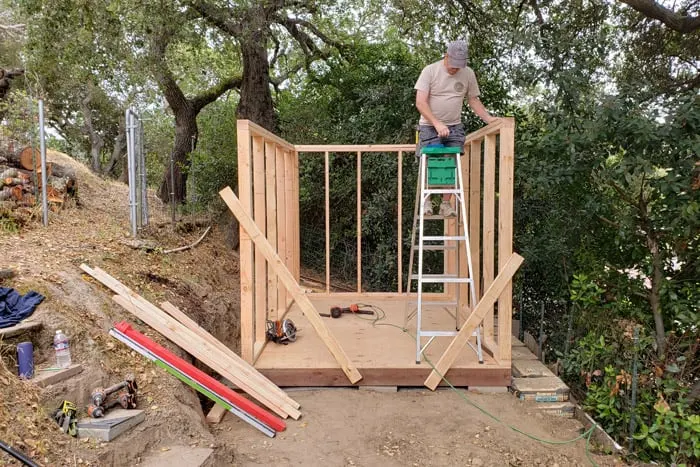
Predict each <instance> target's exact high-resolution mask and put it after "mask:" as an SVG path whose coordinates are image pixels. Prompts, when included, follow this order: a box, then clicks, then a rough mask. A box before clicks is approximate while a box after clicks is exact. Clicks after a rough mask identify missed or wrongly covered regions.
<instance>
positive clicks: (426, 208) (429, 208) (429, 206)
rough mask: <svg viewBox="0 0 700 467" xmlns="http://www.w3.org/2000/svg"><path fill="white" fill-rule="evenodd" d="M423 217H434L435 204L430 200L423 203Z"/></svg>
mask: <svg viewBox="0 0 700 467" xmlns="http://www.w3.org/2000/svg"><path fill="white" fill-rule="evenodd" d="M423 215H424V216H432V215H433V202H432V201H431V200H430V198H429V197H428V199H426V200H425V203H423Z"/></svg>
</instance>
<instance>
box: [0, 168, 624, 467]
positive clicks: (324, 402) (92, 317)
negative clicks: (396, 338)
mask: <svg viewBox="0 0 700 467" xmlns="http://www.w3.org/2000/svg"><path fill="white" fill-rule="evenodd" d="M56 157H57V159H55V162H58V163H60V164H66V165H71V166H73V167H74V168H76V170H77V172H78V186H79V197H80V198H79V199H80V203H74V204H71V205H69V206H66V207H65V208H64V209H63V210H62V211H60V212H58V213H54V214H52V215H51V217H50V224H49V226H48V227H47V228H43V227H41V225H40V224H39V223H33V224H31V225H29V226H26V227H24V228H23V230H22V231H21V232H20V233H8V232H0V251H2V252H3V256H4V258H6V259H7V260H6V261H5V262H4V264H3V265H2V267H3V268H5V267H9V268H13V269H15V270H16V272H17V276H16V277H15V278H13V279H11V280H9V281H5V282H4V283H3V284H2V285H3V286H9V287H14V288H16V289H17V290H19V291H20V292H22V293H26V292H27V291H29V290H35V291H37V292H40V293H42V294H44V295H45V296H46V300H45V301H44V303H42V304H41V305H40V307H39V308H38V309H37V311H36V312H35V314H34V316H33V319H35V320H39V321H41V322H42V323H43V324H44V328H43V329H42V330H41V331H40V332H39V333H38V335H35V336H34V338H33V341H34V343H35V361H36V364H37V365H38V366H42V365H51V364H52V358H53V353H52V349H51V343H52V336H53V332H55V330H56V329H59V328H60V329H63V330H64V331H66V332H67V333H68V335H69V336H70V338H71V352H72V355H73V360H74V362H79V363H81V364H82V365H83V367H84V371H83V373H81V374H80V375H78V376H76V377H74V378H72V379H71V380H69V381H67V382H65V383H60V384H58V385H54V386H50V387H48V388H46V389H40V388H37V387H36V386H34V385H33V384H31V383H30V382H23V381H20V380H19V379H18V378H17V377H16V369H15V357H14V345H15V344H16V342H13V341H8V342H0V356H2V358H1V359H0V440H1V441H4V442H6V443H8V444H10V445H12V446H14V447H15V448H17V449H19V450H21V451H22V452H24V453H25V454H27V455H30V456H31V457H32V458H33V459H34V460H35V461H36V462H38V463H39V464H40V465H45V466H54V465H57V466H58V465H66V466H74V467H75V466H78V465H97V466H131V465H139V464H140V463H142V462H143V461H144V460H145V459H147V458H148V457H149V456H151V455H153V454H155V453H159V452H163V451H166V450H168V449H171V448H172V447H174V446H176V445H181V446H189V447H195V446H196V447H213V448H214V456H213V457H212V458H211V459H210V461H209V463H208V465H214V466H219V465H221V466H228V465H240V466H245V465H331V466H336V465H367V466H372V465H389V466H391V465H396V466H399V465H401V466H404V465H408V466H423V465H523V466H527V465H548V466H556V465H558V466H561V467H563V466H569V465H588V464H589V463H590V462H589V461H588V459H587V457H586V450H585V441H581V440H579V441H577V442H576V443H572V444H566V445H561V446H551V445H543V444H540V443H538V442H536V441H534V440H532V439H529V438H526V437H524V436H523V435H521V434H518V433H516V432H514V431H513V430H511V429H509V428H507V427H505V426H504V425H502V424H500V423H498V422H497V421H495V420H494V419H492V418H490V417H488V416H487V415H485V414H484V413H482V412H480V411H478V410H477V409H476V408H474V407H472V406H470V405H468V404H467V403H466V402H465V401H464V400H463V399H461V398H460V397H459V396H458V395H457V394H455V393H454V392H451V391H449V390H441V391H438V392H435V393H432V392H430V391H427V390H420V389H418V390H405V391H404V390H402V391H399V392H394V393H379V392H372V391H367V390H361V391H360V390H351V389H324V390H309V391H294V392H293V393H292V397H293V398H294V399H296V400H297V401H299V402H300V403H301V405H302V413H303V416H302V418H301V419H300V420H298V421H293V420H289V421H288V428H287V430H286V431H285V432H282V433H280V434H278V436H277V437H276V438H275V439H269V438H267V437H265V436H264V435H262V434H260V433H259V432H258V431H256V430H254V429H252V428H251V427H249V426H248V425H246V424H244V423H243V422H241V421H239V420H238V419H236V417H234V416H233V415H231V414H229V415H227V416H226V418H225V419H224V421H223V422H222V423H221V424H219V425H213V426H207V424H206V423H205V421H204V420H203V415H204V414H203V411H202V407H201V404H200V400H199V398H198V397H197V395H196V394H194V392H193V391H192V390H191V389H189V388H188V387H187V386H185V385H184V384H182V383H180V382H179V381H178V380H176V379H175V378H172V377H170V376H169V375H167V374H166V373H164V372H163V371H161V370H159V369H158V368H156V367H154V366H153V365H151V364H150V363H148V362H147V361H146V360H145V359H143V358H142V357H141V356H139V355H138V354H135V353H134V352H131V351H130V350H128V349H127V348H125V347H124V346H123V345H122V344H121V343H119V342H117V341H115V340H114V339H112V338H111V337H110V336H109V335H108V334H107V332H108V330H109V328H110V327H111V326H112V325H113V323H114V322H116V321H120V320H123V319H126V320H128V321H130V322H132V323H135V324H136V328H137V329H139V330H141V331H144V332H146V333H147V334H148V335H149V336H151V337H153V338H154V339H156V340H157V341H159V342H160V343H161V344H163V345H166V346H167V347H169V348H171V349H173V350H174V351H176V352H179V353H180V355H183V356H185V357H188V356H187V355H186V354H185V353H184V352H182V351H181V350H179V349H177V348H176V347H175V346H173V345H172V344H170V343H169V342H167V341H166V340H165V339H163V338H162V337H160V336H158V335H157V333H155V332H154V331H152V330H150V329H149V328H148V327H146V326H144V325H143V324H142V323H140V322H138V321H137V320H136V319H135V318H134V317H133V316H131V315H129V314H128V313H127V312H126V311H125V310H123V309H122V308H121V307H119V306H118V305H116V304H114V303H113V302H112V300H111V299H110V297H111V294H110V293H109V292H108V291H107V290H106V289H105V288H104V287H103V286H102V285H101V284H98V283H96V282H95V281H94V280H91V279H90V278H88V277H87V276H85V275H84V274H82V273H81V271H80V269H79V265H80V264H81V263H87V264H88V265H90V266H99V267H101V268H103V269H105V270H106V271H108V272H109V273H111V274H112V275H114V276H115V277H117V278H118V279H119V280H120V281H122V282H123V283H124V284H125V285H127V286H129V287H131V288H132V289H134V290H135V291H137V292H138V293H140V294H141V295H143V296H144V297H145V298H146V299H148V300H149V301H151V302H152V303H156V304H157V303H160V302H162V301H164V300H169V301H171V302H172V303H174V304H175V305H177V306H179V307H180V308H181V309H182V310H183V311H185V312H186V313H187V314H188V315H189V316H191V317H192V318H193V319H194V320H195V321H197V322H198V323H200V324H201V325H202V326H203V327H204V328H205V329H207V330H208V331H209V332H211V333H212V334H213V335H214V336H215V337H217V338H218V339H220V340H221V341H222V342H224V343H225V344H226V345H228V346H230V347H231V348H232V349H234V350H236V351H237V350H238V336H239V333H240V329H239V326H238V322H239V316H240V309H239V308H240V305H239V288H238V287H239V282H238V281H239V279H238V262H237V255H236V253H235V251H233V250H231V249H230V247H228V246H227V241H228V239H229V238H230V232H229V231H228V230H227V229H226V228H225V227H222V226H221V225H220V224H217V225H215V227H214V228H213V229H212V233H211V234H210V235H209V236H207V238H206V239H205V240H204V241H202V243H200V244H199V245H198V246H197V248H195V249H192V250H188V251H184V252H180V253H174V254H164V253H163V250H165V249H169V248H175V247H178V246H182V245H187V244H190V243H192V242H193V241H194V240H196V239H197V238H198V237H199V235H200V234H201V231H202V230H203V229H198V228H193V229H184V230H183V229H179V230H175V231H173V230H172V229H171V228H170V226H167V225H164V226H153V227H152V228H151V229H150V230H149V232H148V235H147V240H149V242H151V246H149V247H148V248H139V247H138V245H133V244H132V243H131V242H130V235H129V231H130V229H129V224H128V191H127V187H126V186H124V185H122V184H119V183H116V182H111V181H106V180H103V179H100V178H98V177H95V176H94V175H92V174H91V173H90V172H89V170H87V169H86V168H85V167H84V166H82V165H80V164H78V163H77V162H75V161H73V160H71V159H69V158H66V157H59V156H56ZM153 245H155V247H154V246H153ZM134 246H136V248H134ZM195 363H196V362H195ZM127 373H133V374H134V375H135V376H136V379H137V381H138V382H139V405H140V408H143V409H144V410H145V411H146V421H145V422H143V423H142V424H140V425H139V426H137V427H136V428H135V429H133V430H131V431H130V432H128V433H126V434H124V435H122V436H121V437H119V438H117V439H116V440H114V441H113V442H111V443H95V442H91V441H90V442H84V441H76V440H73V439H71V438H69V437H67V436H66V435H63V434H62V433H60V431H58V428H57V426H56V425H55V424H54V423H53V421H51V420H50V419H49V417H48V413H49V412H50V411H51V410H52V409H54V408H55V407H56V406H57V405H58V404H59V403H60V402H61V401H62V400H64V399H69V400H72V401H74V402H75V403H76V404H77V405H78V406H79V408H81V410H84V407H85V405H86V403H87V401H88V398H89V394H90V392H91V390H92V389H93V388H94V387H96V386H98V385H109V384H112V383H114V382H117V381H119V380H121V379H123V376H124V375H125V374H127ZM468 397H469V398H470V399H471V400H473V401H474V402H476V403H478V404H479V405H481V406H483V407H484V408H485V409H486V410H487V411H488V412H489V413H492V414H494V415H495V416H497V417H499V418H501V419H503V420H504V421H505V422H506V423H509V424H513V425H515V426H517V427H519V428H522V429H524V430H527V431H528V432H530V433H532V434H533V435H535V436H538V437H542V438H546V439H555V440H567V439H571V438H574V437H576V436H578V434H579V430H580V428H581V426H580V424H579V423H578V422H576V421H573V420H567V419H561V418H557V417H551V416H546V415H542V414H540V413H538V412H537V411H536V410H535V409H534V408H533V407H532V406H530V405H528V403H524V402H520V401H517V400H516V399H515V398H514V397H513V396H512V395H509V394H474V393H468ZM594 459H595V462H597V463H598V464H599V465H613V464H614V463H615V462H616V460H615V459H614V458H612V457H607V456H594ZM0 465H18V464H17V463H16V462H15V461H13V460H11V459H10V458H9V457H8V456H7V455H5V454H3V453H0ZM173 467H175V466H173Z"/></svg>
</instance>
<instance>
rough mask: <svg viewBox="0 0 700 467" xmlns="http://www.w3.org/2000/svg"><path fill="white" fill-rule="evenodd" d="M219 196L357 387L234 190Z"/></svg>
mask: <svg viewBox="0 0 700 467" xmlns="http://www.w3.org/2000/svg"><path fill="white" fill-rule="evenodd" d="M219 195H220V196H221V197H222V198H223V200H224V202H225V203H226V205H227V206H228V207H229V209H230V210H231V212H232V213H233V215H234V216H236V219H238V222H239V223H240V225H241V226H242V227H243V228H244V229H245V230H246V232H247V233H248V235H249V236H250V239H251V240H252V241H253V242H254V243H255V246H256V247H257V248H258V249H259V250H260V252H261V253H262V254H263V256H264V257H265V259H266V260H267V262H268V264H269V265H270V267H271V268H272V269H273V270H274V272H275V274H277V277H278V278H279V280H280V281H281V282H282V284H284V287H285V288H286V289H287V291H288V292H289V293H290V294H291V295H292V297H294V300H295V301H296V302H297V304H298V305H299V308H301V311H302V313H304V316H306V318H307V319H308V320H309V322H310V323H311V326H313V328H314V330H315V331H316V333H317V334H318V335H319V337H320V338H321V340H322V341H323V342H324V344H326V347H328V350H330V352H331V354H332V355H333V357H335V360H336V361H337V362H338V364H340V368H341V369H342V370H343V372H344V373H345V375H346V376H347V377H348V379H349V380H350V382H351V383H353V384H354V383H357V382H358V381H359V380H361V379H362V375H361V374H360V372H359V371H358V370H357V368H355V366H354V365H353V364H352V362H351V361H350V359H349V358H348V356H347V354H346V353H345V351H344V350H343V348H342V347H341V346H340V344H339V343H338V341H337V340H336V338H335V336H334V335H333V334H331V332H330V331H329V330H328V328H327V327H326V325H325V324H324V323H323V320H322V319H321V316H320V315H319V314H318V311H316V308H315V307H314V306H313V304H312V303H311V301H310V300H309V298H308V297H307V296H306V294H305V293H304V291H303V290H302V289H301V287H299V284H298V283H297V281H296V280H295V279H294V276H292V273H291V272H289V269H287V267H286V266H285V265H284V263H283V262H282V259H281V258H280V257H279V255H278V254H277V252H276V251H275V250H274V248H273V247H272V245H270V242H268V241H267V239H266V238H265V235H264V234H263V233H262V232H261V231H260V229H259V228H258V226H257V225H255V222H253V219H251V218H250V216H249V215H248V214H247V213H246V212H245V211H244V209H243V206H242V205H241V202H240V201H239V200H238V198H236V195H234V194H233V190H231V188H230V187H226V188H224V189H223V190H221V191H220V192H219Z"/></svg>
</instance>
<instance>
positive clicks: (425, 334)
mask: <svg viewBox="0 0 700 467" xmlns="http://www.w3.org/2000/svg"><path fill="white" fill-rule="evenodd" d="M457 334H459V331H421V332H420V336H421V337H443V336H456V335H457ZM477 334H478V331H474V332H473V333H472V337H476V336H477Z"/></svg>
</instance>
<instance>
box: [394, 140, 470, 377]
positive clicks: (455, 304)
mask: <svg viewBox="0 0 700 467" xmlns="http://www.w3.org/2000/svg"><path fill="white" fill-rule="evenodd" d="M461 149H462V148H452V147H447V148H437V147H426V148H423V150H422V151H421V155H420V174H419V177H418V184H417V185H418V186H417V187H416V188H417V189H416V191H417V192H418V193H419V196H416V204H415V208H414V212H413V229H412V231H411V254H410V256H409V267H408V276H409V277H408V280H407V281H406V295H407V296H410V295H411V294H412V287H413V284H414V283H416V282H417V285H416V293H417V300H416V301H415V302H411V301H409V302H407V304H406V312H405V316H404V328H407V327H408V322H409V321H410V320H411V319H413V317H415V318H416V364H418V363H420V362H421V356H422V354H423V352H424V351H425V350H426V349H427V348H428V346H429V345H430V344H431V343H432V342H433V340H434V339H435V338H436V337H446V336H456V335H457V334H458V332H459V328H460V327H461V324H460V322H459V303H460V297H459V294H460V288H461V287H459V285H460V284H468V288H469V294H470V304H471V306H472V307H474V306H475V304H476V303H477V300H476V290H475V287H474V281H473V280H472V278H473V277H474V274H473V270H472V257H471V249H470V248H469V233H468V231H467V209H466V205H465V202H464V192H463V187H464V184H463V180H462V166H461V161H460V157H459V156H460V152H461ZM430 155H435V156H437V155H440V156H442V157H451V158H452V159H453V160H454V165H453V168H447V169H443V173H444V172H445V171H447V172H448V173H449V172H450V171H451V170H454V173H453V174H449V175H450V176H449V177H447V180H451V183H449V184H445V185H444V184H440V185H436V184H434V183H432V184H431V180H430V177H429V174H430V170H429V169H428V157H429V156H430ZM434 181H435V179H433V180H432V182H434ZM443 194H452V195H454V197H455V199H456V203H457V210H456V211H457V223H458V226H459V225H461V228H462V229H461V230H462V232H461V233H462V235H438V236H434V235H425V234H424V229H425V224H426V221H434V220H437V221H444V220H445V219H451V218H448V217H444V216H439V215H431V214H426V213H425V212H424V210H425V202H426V200H427V199H429V198H430V196H431V195H443ZM416 227H418V229H416ZM443 230H444V228H443ZM416 232H418V242H417V243H416ZM459 242H463V244H464V251H465V252H466V255H467V269H468V270H467V271H464V273H466V274H461V273H460V270H459V269H460V268H459V263H460V262H459V259H458V260H457V262H456V264H457V273H456V274H447V273H444V272H443V273H442V274H424V273H423V260H424V253H425V252H434V251H442V252H444V251H448V250H453V251H455V252H459V248H458V245H459ZM416 250H417V251H418V272H417V273H414V272H413V262H414V259H415V251H416ZM434 283H442V284H444V286H445V287H447V285H448V284H456V285H457V287H456V300H455V301H427V300H423V293H424V292H423V285H424V284H434ZM412 303H415V304H416V307H415V309H413V310H412V311H410V312H409V308H410V305H411V304H412ZM426 306H427V307H434V306H440V307H442V308H443V310H444V311H446V312H448V313H449V314H450V315H452V316H453V317H454V319H455V330H445V331H433V330H431V331H425V330H423V328H422V324H423V312H424V307H426ZM451 308H452V309H453V310H454V313H452V311H451V310H450V309H451ZM472 336H473V337H475V338H476V346H474V345H473V344H472V343H471V342H469V343H468V344H469V346H470V347H471V348H472V350H474V352H475V353H476V355H477V358H478V360H479V363H484V356H483V351H482V348H481V326H477V328H476V330H475V331H474V333H473V334H472ZM424 337H427V338H429V340H428V342H426V343H425V345H423V344H422V340H421V339H422V338H424Z"/></svg>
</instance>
